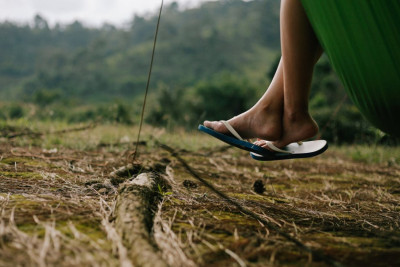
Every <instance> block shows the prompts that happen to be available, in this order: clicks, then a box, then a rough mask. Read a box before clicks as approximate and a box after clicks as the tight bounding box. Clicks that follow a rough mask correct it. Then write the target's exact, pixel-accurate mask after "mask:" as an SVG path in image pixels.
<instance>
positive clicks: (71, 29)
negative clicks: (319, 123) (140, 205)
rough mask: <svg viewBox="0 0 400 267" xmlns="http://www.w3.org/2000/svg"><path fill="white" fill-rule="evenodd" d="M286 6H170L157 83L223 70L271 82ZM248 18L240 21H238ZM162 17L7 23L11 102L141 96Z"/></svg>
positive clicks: (4, 46) (6, 95) (6, 75)
mask: <svg viewBox="0 0 400 267" xmlns="http://www.w3.org/2000/svg"><path fill="white" fill-rule="evenodd" d="M278 14H279V3H278V2H277V1H272V0H263V1H250V2H242V1H239V0H235V1H220V2H211V3H207V4H204V5H202V6H201V7H199V8H195V9H189V10H184V11H180V10H179V9H178V5H177V4H171V5H169V6H166V7H165V9H164V12H163V17H162V21H161V26H160V32H159V34H160V35H159V42H158V47H157V54H156V59H155V65H154V74H153V84H152V86H153V87H157V86H158V84H159V83H164V84H168V85H173V86H188V85H193V84H195V83H197V82H198V81H201V80H210V79H212V78H213V77H216V76H218V75H219V74H220V73H230V74H232V75H235V76H239V77H246V78H250V79H255V82H258V83H259V82H261V81H263V80H264V81H265V78H266V73H267V71H268V69H269V67H270V64H271V62H272V60H273V59H274V58H275V57H276V54H277V51H278V49H279V46H278V44H279V25H278V23H279V20H278ZM238 18H240V19H238ZM156 19H157V17H156V15H154V16H148V17H140V16H135V17H134V18H133V19H132V21H131V26H130V27H129V28H128V29H118V28H115V27H113V26H112V25H104V26H103V27H101V28H99V29H93V28H86V27H85V26H83V25H82V24H81V23H80V22H74V23H73V24H70V25H57V26H55V27H49V26H48V24H47V22H46V20H45V18H42V17H40V16H36V17H35V19H34V22H33V24H32V25H31V26H28V25H24V26H21V25H17V24H13V23H10V22H3V23H2V24H0V48H1V50H2V53H1V55H0V88H1V89H0V90H1V96H2V98H3V99H21V98H23V99H24V100H33V99H34V98H35V95H37V94H50V95H54V97H57V96H58V97H60V98H65V97H69V98H71V97H73V98H76V99H78V100H80V101H82V102H97V101H102V100H106V99H109V97H110V96H113V97H115V96H120V97H126V96H134V95H137V94H140V93H141V92H142V91H143V89H144V88H145V82H146V79H147V72H148V65H149V61H150V53H151V48H152V42H153V35H154V30H155V26H156Z"/></svg>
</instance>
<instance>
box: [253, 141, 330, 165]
mask: <svg viewBox="0 0 400 267" xmlns="http://www.w3.org/2000/svg"><path fill="white" fill-rule="evenodd" d="M265 144H266V145H267V146H268V147H269V148H270V149H272V150H274V151H276V153H274V154H273V155H272V156H270V155H265V154H264V155H263V154H260V153H255V152H250V155H251V157H252V158H253V159H255V160H261V161H271V160H282V159H298V158H310V157H314V156H317V155H319V154H321V153H323V152H324V151H325V150H327V149H328V143H327V142H326V141H325V140H315V141H306V142H299V143H291V144H289V145H287V146H285V147H284V148H282V149H279V148H277V147H276V146H274V145H273V144H272V142H270V141H265Z"/></svg>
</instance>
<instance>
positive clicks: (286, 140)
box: [255, 112, 318, 148]
mask: <svg viewBox="0 0 400 267" xmlns="http://www.w3.org/2000/svg"><path fill="white" fill-rule="evenodd" d="M317 133H318V125H317V123H316V122H315V121H314V119H313V118H312V117H311V116H310V114H309V113H308V112H304V113H297V114H291V115H285V116H284V118H283V133H282V136H281V138H280V139H279V140H277V141H275V142H273V145H275V146H276V147H278V148H283V147H284V146H286V145H288V144H290V143H294V142H301V141H303V140H307V139H309V138H312V137H313V136H315V135H316V134H317ZM255 144H256V145H259V146H261V147H264V148H268V146H267V145H266V144H265V141H263V140H259V141H257V142H256V143H255Z"/></svg>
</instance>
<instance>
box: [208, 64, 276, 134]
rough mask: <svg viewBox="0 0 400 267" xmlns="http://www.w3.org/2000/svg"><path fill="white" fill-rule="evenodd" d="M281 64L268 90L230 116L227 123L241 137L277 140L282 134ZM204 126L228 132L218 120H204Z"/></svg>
mask: <svg viewBox="0 0 400 267" xmlns="http://www.w3.org/2000/svg"><path fill="white" fill-rule="evenodd" d="M282 113H283V65H282V60H281V62H280V63H279V66H278V68H277V71H276V73H275V75H274V78H273V79H272V81H271V84H270V86H269V87H268V90H267V91H266V92H265V93H264V95H263V96H262V97H261V98H260V100H259V101H258V102H257V103H256V104H255V105H254V106H253V107H252V108H251V109H250V110H248V111H246V112H244V113H242V114H240V115H238V116H236V117H234V118H232V119H230V120H229V123H230V124H231V125H232V127H233V128H234V129H235V130H236V131H237V132H238V133H239V134H240V135H241V136H242V137H243V138H255V137H258V138H263V139H267V140H278V139H279V137H280V136H281V134H282ZM204 126H206V127H209V128H212V129H214V130H216V131H218V132H220V133H224V134H229V131H228V130H227V129H226V128H225V126H224V125H223V124H222V123H221V122H218V121H213V122H210V121H205V122H204Z"/></svg>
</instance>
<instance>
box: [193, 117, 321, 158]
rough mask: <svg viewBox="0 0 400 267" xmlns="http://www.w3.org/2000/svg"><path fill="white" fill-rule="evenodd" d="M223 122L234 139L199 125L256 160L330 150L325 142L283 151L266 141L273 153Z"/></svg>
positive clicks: (294, 156)
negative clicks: (245, 151)
mask: <svg viewBox="0 0 400 267" xmlns="http://www.w3.org/2000/svg"><path fill="white" fill-rule="evenodd" d="M221 122H222V123H223V124H224V125H225V127H226V128H227V129H228V131H229V132H230V133H231V134H232V135H233V136H234V137H232V136H228V135H225V134H222V133H219V132H217V131H214V130H213V129H211V128H208V127H205V126H204V125H199V127H198V129H199V130H200V131H202V132H205V133H207V134H209V135H211V136H213V137H215V138H217V139H219V140H221V141H223V142H225V143H227V144H229V145H232V146H235V147H237V148H240V149H243V150H247V151H250V152H251V153H250V154H251V157H252V158H253V159H256V160H261V161H271V160H283V159H293V158H308V157H313V156H316V155H319V154H321V153H323V152H324V151H325V150H326V149H327V148H328V143H327V142H326V141H325V140H317V141H307V142H298V143H292V144H289V145H287V146H285V147H283V148H282V149H280V148H277V147H276V146H274V145H273V144H272V142H270V141H265V144H266V145H267V146H268V148H270V149H271V150H273V151H271V150H268V149H265V148H263V147H261V146H258V145H255V144H253V143H251V142H248V141H245V140H243V138H242V137H241V136H240V135H239V134H238V133H237V132H236V130H235V129H233V127H232V126H231V125H230V124H229V123H228V122H227V121H221Z"/></svg>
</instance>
